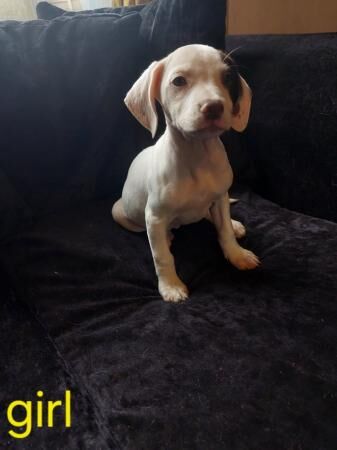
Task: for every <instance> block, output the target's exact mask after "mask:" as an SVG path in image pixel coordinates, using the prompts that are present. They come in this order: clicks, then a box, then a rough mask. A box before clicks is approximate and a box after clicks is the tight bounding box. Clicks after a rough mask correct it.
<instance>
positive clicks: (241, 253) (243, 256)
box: [227, 247, 260, 270]
mask: <svg viewBox="0 0 337 450" xmlns="http://www.w3.org/2000/svg"><path fill="white" fill-rule="evenodd" d="M227 258H228V259H229V261H230V262H231V263H232V264H233V266H235V267H236V268H237V269H239V270H251V269H255V268H256V267H258V266H259V265H260V260H259V258H258V257H257V256H256V255H254V253H253V252H251V251H249V250H246V249H245V248H242V247H238V248H236V249H235V250H234V251H231V252H230V253H229V254H227Z"/></svg>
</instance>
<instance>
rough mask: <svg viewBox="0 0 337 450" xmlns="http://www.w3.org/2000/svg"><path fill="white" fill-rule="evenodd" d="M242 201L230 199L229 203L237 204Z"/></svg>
mask: <svg viewBox="0 0 337 450" xmlns="http://www.w3.org/2000/svg"><path fill="white" fill-rule="evenodd" d="M239 201H240V200H239V199H238V198H230V199H229V203H231V204H232V203H237V202H239Z"/></svg>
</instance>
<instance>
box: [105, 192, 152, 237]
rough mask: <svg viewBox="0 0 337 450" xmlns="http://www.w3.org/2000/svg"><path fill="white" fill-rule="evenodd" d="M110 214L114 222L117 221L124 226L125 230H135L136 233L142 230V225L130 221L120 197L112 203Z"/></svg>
mask: <svg viewBox="0 0 337 450" xmlns="http://www.w3.org/2000/svg"><path fill="white" fill-rule="evenodd" d="M111 214H112V217H113V219H114V220H115V222H117V223H118V224H119V225H121V226H122V227H124V228H126V229H127V230H129V231H135V232H136V233H139V232H140V231H144V228H143V227H141V226H140V225H137V224H136V223H134V222H132V221H131V220H130V219H129V218H128V217H127V216H126V214H125V211H124V207H123V203H122V199H121V198H120V199H119V200H117V202H116V203H115V204H114V205H113V207H112V211H111Z"/></svg>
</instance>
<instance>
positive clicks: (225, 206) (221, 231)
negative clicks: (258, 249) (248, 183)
mask: <svg viewBox="0 0 337 450" xmlns="http://www.w3.org/2000/svg"><path fill="white" fill-rule="evenodd" d="M210 213H211V217H212V221H213V223H214V225H215V227H216V229H217V232H218V239H219V243H220V245H221V248H222V251H223V253H224V255H225V257H226V258H227V259H228V260H229V261H230V262H231V263H232V264H233V265H234V266H235V267H237V268H238V269H240V270H248V269H255V267H257V266H258V265H259V264H260V262H259V259H258V257H257V256H256V255H254V253H253V252H251V251H249V250H246V249H245V248H242V247H241V246H240V245H239V244H238V242H237V240H236V238H235V234H234V230H233V225H232V221H231V217H230V209H229V196H228V193H226V194H225V195H224V196H222V197H221V198H220V199H219V200H217V201H216V202H215V203H214V205H213V206H212V207H211V209H210Z"/></svg>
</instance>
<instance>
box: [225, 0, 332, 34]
mask: <svg viewBox="0 0 337 450" xmlns="http://www.w3.org/2000/svg"><path fill="white" fill-rule="evenodd" d="M227 1H228V17H227V27H228V28H227V29H228V33H229V34H260V33H321V32H328V31H337V0H227Z"/></svg>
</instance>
